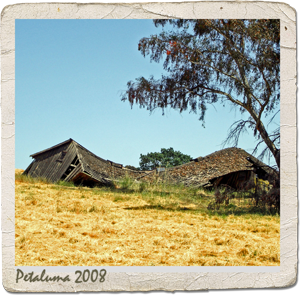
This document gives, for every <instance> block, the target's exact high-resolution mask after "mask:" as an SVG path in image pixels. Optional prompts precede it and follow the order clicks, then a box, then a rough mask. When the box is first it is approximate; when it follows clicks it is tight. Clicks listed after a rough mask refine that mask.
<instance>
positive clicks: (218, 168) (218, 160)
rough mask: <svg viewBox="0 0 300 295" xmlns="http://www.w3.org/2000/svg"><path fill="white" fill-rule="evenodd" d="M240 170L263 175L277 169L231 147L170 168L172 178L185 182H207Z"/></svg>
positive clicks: (270, 173) (243, 151) (272, 173)
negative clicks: (181, 179)
mask: <svg viewBox="0 0 300 295" xmlns="http://www.w3.org/2000/svg"><path fill="white" fill-rule="evenodd" d="M238 171H255V172H256V173H261V175H274V173H276V171H275V170H274V169H272V168H271V167H269V166H267V165H266V164H264V163H263V162H261V161H259V160H258V159H257V158H255V157H254V156H252V155H251V154H249V153H247V152H246V151H245V150H243V149H240V148H236V147H231V148H226V149H223V150H219V151H216V152H214V153H211V154H209V155H207V156H205V157H198V158H195V159H193V160H192V161H191V162H189V163H186V164H183V165H180V166H176V167H172V168H169V169H168V174H169V176H170V177H171V178H174V179H175V178H177V179H178V180H179V179H180V178H183V179H184V182H188V183H191V184H193V185H196V184H205V183H208V182H209V181H210V180H212V179H215V178H218V177H221V176H224V175H227V174H230V173H233V172H238Z"/></svg>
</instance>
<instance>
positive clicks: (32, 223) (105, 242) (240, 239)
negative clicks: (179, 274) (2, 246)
mask: <svg viewBox="0 0 300 295" xmlns="http://www.w3.org/2000/svg"><path fill="white" fill-rule="evenodd" d="M20 172H21V170H17V173H16V190H15V192H16V193H15V237H16V238H15V264H16V265H17V266H21V265H23V266H25V265H32V266H67V265H69V266H72V265H83V266H88V265H90V266H97V265H101V266H108V265H110V266H216V265H218V266H226V265H227V266H243V265H244V266H247V265H249V266H250V265H256V266H279V265H280V217H279V216H274V215H261V214H241V215H239V216H236V215H234V214H226V215H224V214H223V215H219V214H217V213H214V212H210V211H208V210H207V209H206V207H207V202H208V201H209V198H211V197H212V196H210V195H209V194H208V195H205V192H200V194H199V192H198V193H196V194H195V195H194V196H191V197H189V195H188V194H187V195H186V197H185V198H182V197H180V189H182V188H178V190H177V189H176V190H177V191H176V190H175V189H174V190H173V191H172V190H171V189H169V188H167V187H166V188H165V190H164V191H163V192H162V191H160V192H159V193H158V192H157V191H156V189H157V188H155V187H154V188H152V189H150V188H149V187H148V189H145V187H143V189H141V190H140V191H139V190H132V191H126V190H124V191H122V190H121V189H119V190H116V189H109V188H85V187H72V186H70V187H68V186H63V185H57V184H50V183H47V181H43V180H37V181H32V180H30V181H29V180H28V179H27V178H26V177H25V178H23V177H20ZM182 190H183V189H182ZM197 194H198V195H197Z"/></svg>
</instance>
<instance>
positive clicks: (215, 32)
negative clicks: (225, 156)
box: [122, 19, 280, 167]
mask: <svg viewBox="0 0 300 295" xmlns="http://www.w3.org/2000/svg"><path fill="white" fill-rule="evenodd" d="M154 24H155V26H157V27H158V26H162V27H164V26H166V25H167V29H168V30H167V29H166V30H163V31H162V33H160V34H159V35H151V36H150V37H144V38H142V39H141V40H140V42H139V45H138V50H139V51H140V52H141V54H142V55H143V56H144V57H145V56H146V55H149V56H150V60H151V61H155V62H160V61H162V60H164V63H163V68H164V70H165V71H166V72H167V74H164V75H162V76H161V78H160V79H156V78H154V77H153V76H151V77H149V78H145V77H139V78H137V79H136V80H135V81H129V82H128V84H127V86H128V87H127V91H126V92H125V93H123V95H122V100H123V101H126V100H127V101H129V103H130V104H131V106H132V105H133V104H138V105H140V107H144V108H147V110H149V111H150V112H152V111H153V110H155V109H157V108H161V109H162V112H163V114H164V110H165V109H166V108H167V107H171V108H174V109H177V110H179V111H180V112H182V111H185V110H190V111H192V112H195V113H197V112H199V114H200V116H199V119H200V120H201V121H202V122H203V124H204V118H205V113H206V109H207V105H208V104H213V103H216V102H221V103H223V104H225V103H229V104H230V105H231V106H234V107H236V108H237V109H238V110H239V111H240V112H241V113H244V112H246V113H247V114H248V115H249V118H248V119H247V120H241V121H239V122H237V124H234V125H233V126H231V128H230V132H229V135H228V138H227V139H228V141H229V142H232V143H234V144H237V142H238V139H239V136H240V134H241V133H243V132H244V131H246V130H249V129H250V130H252V133H253V135H254V137H255V138H256V139H257V140H258V143H259V144H260V143H265V145H266V147H267V150H268V151H270V152H271V153H272V154H273V156H274V157H275V160H276V162H277V165H278V167H280V157H279V154H280V153H279V149H280V146H279V144H280V133H279V129H276V130H273V131H271V132H269V131H268V132H267V130H266V128H267V127H266V126H264V124H263V122H262V118H263V117H267V116H268V115H270V116H271V120H272V119H273V118H274V116H273V115H274V112H276V111H277V109H278V107H279V103H280V21H279V20H276V19H251V20H250V19H249V20H241V19H227V20H223V19H207V20H205V19H198V20H197V19H195V20H182V19H171V20H165V19H163V20H161V19H160V20H154ZM172 27H173V30H172V29H171V30H170V28H172ZM272 113H273V114H272Z"/></svg>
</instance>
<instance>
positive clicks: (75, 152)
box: [24, 138, 143, 186]
mask: <svg viewBox="0 0 300 295" xmlns="http://www.w3.org/2000/svg"><path fill="white" fill-rule="evenodd" d="M31 157H32V158H33V159H34V160H33V161H32V163H31V164H30V165H29V166H28V168H27V169H26V170H25V171H24V174H28V175H30V176H32V177H42V178H46V179H48V180H50V181H52V182H57V181H59V180H64V181H72V182H74V183H75V184H81V185H85V186H95V185H109V184H111V182H112V180H113V179H118V178H121V177H124V176H125V175H130V176H131V177H133V178H138V177H139V176H141V175H142V174H143V172H139V171H134V170H131V169H127V168H124V167H123V165H121V164H117V163H114V162H112V161H109V160H104V159H102V158H100V157H98V156H96V155H95V154H93V153H92V152H90V151H89V150H88V149H86V148H84V147H83V146H82V145H80V144H79V143H77V142H76V141H74V140H73V139H71V138H70V139H69V140H66V141H64V142H62V143H60V144H57V145H55V146H52V147H50V148H48V149H45V150H43V151H40V152H38V153H35V154H32V155H31Z"/></svg>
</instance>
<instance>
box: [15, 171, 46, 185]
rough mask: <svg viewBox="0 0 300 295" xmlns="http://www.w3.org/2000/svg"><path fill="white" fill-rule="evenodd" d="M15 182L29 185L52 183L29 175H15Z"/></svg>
mask: <svg viewBox="0 0 300 295" xmlns="http://www.w3.org/2000/svg"><path fill="white" fill-rule="evenodd" d="M15 180H16V181H19V182H27V183H44V184H50V183H51V181H49V180H48V179H46V178H44V177H31V176H30V175H28V174H17V173H16V174H15Z"/></svg>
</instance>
